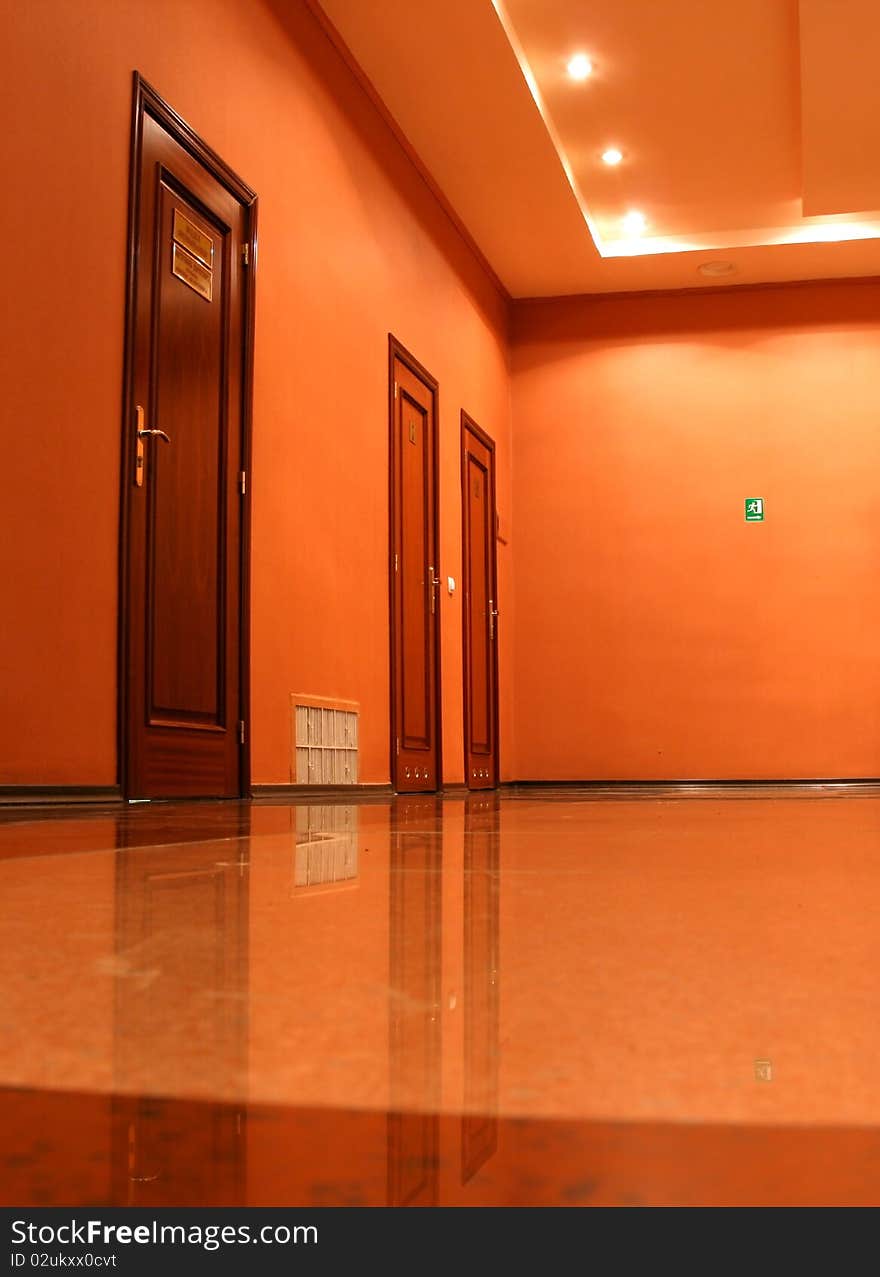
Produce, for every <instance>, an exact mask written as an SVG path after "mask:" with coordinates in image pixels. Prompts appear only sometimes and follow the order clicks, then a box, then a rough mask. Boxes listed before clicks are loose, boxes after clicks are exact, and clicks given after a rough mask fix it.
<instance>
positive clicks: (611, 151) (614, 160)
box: [602, 146, 623, 168]
mask: <svg viewBox="0 0 880 1277" xmlns="http://www.w3.org/2000/svg"><path fill="white" fill-rule="evenodd" d="M602 159H603V161H604V163H605V164H610V165H611V166H612V168H613V167H614V165H615V164H619V163H620V161H621V160H622V159H623V152H622V151H618V149H617V147H616V146H609V148H608V150H607V151H603V152H602Z"/></svg>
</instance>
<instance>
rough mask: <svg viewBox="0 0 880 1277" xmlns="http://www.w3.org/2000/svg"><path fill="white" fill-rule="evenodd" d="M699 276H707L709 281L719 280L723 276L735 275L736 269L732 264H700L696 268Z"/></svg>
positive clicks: (721, 262) (716, 262) (719, 262)
mask: <svg viewBox="0 0 880 1277" xmlns="http://www.w3.org/2000/svg"><path fill="white" fill-rule="evenodd" d="M697 270H698V271H699V272H700V274H701V275H708V276H709V278H710V279H721V278H722V276H724V275H735V274H736V267H735V266H734V264H733V262H725V261H720V260H719V261H713V262H701V263H700V265H699V266H698V267H697Z"/></svg>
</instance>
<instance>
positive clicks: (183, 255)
mask: <svg viewBox="0 0 880 1277" xmlns="http://www.w3.org/2000/svg"><path fill="white" fill-rule="evenodd" d="M171 272H172V274H173V275H176V276H177V278H178V279H180V280H182V281H183V283H184V284H187V285H188V286H189V287H190V288H192V289H193V290H194V291H195V292H197V293H198V294H199V296H200V297H204V299H205V301H210V300H211V295H212V292H213V282H214V272H213V271H212V270H209V269H208V267H207V266H203V265H202V263H201V262H200V261H199V260H198V258H195V257H193V255H192V253H188V252H187V251H186V249H185V248H181V247H180V245H179V244H173V245H172V248H171Z"/></svg>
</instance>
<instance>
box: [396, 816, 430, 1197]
mask: <svg viewBox="0 0 880 1277" xmlns="http://www.w3.org/2000/svg"><path fill="white" fill-rule="evenodd" d="M441 821H442V804H441V802H440V800H439V799H436V798H431V797H425V798H400V799H398V800H397V802H396V803H395V804H394V807H393V808H392V816H391V866H390V868H391V873H390V893H391V895H390V910H389V915H390V978H389V983H390V1058H389V1082H390V1111H389V1114H388V1204H389V1206H435V1205H436V1204H437V1172H438V1153H439V1123H438V1117H437V1105H438V1101H439V1097H440V957H441V948H440V941H441V934H440V926H441V917H440V886H441V882H440V874H441V868H442V841H441V833H440V828H441Z"/></svg>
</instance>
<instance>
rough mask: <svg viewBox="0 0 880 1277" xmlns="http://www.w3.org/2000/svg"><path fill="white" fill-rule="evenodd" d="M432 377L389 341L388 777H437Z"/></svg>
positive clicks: (428, 785) (431, 780) (400, 784)
mask: <svg viewBox="0 0 880 1277" xmlns="http://www.w3.org/2000/svg"><path fill="white" fill-rule="evenodd" d="M436 428H437V383H436V382H435V381H434V380H433V379H432V378H431V377H430V376H429V375H428V374H427V373H426V372H425V370H424V369H423V368H422V367H421V366H420V365H419V364H417V363H416V362H415V360H414V359H412V357H411V356H410V355H408V354H407V353H406V352H405V351H404V350H403V349H402V348H401V347H400V346H399V345H398V344H397V343H396V342H395V341H394V339H393V338H392V340H391V589H390V593H391V777H392V783H393V785H394V788H395V789H397V790H404V791H414V790H422V791H424V790H435V789H437V788H438V786H439V784H440V742H439V736H440V714H439V709H438V702H439V687H440V669H439V658H438V653H439V627H438V622H439V611H440V581H439V577H440V569H439V565H438V554H437V479H436V475H437V455H436Z"/></svg>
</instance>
